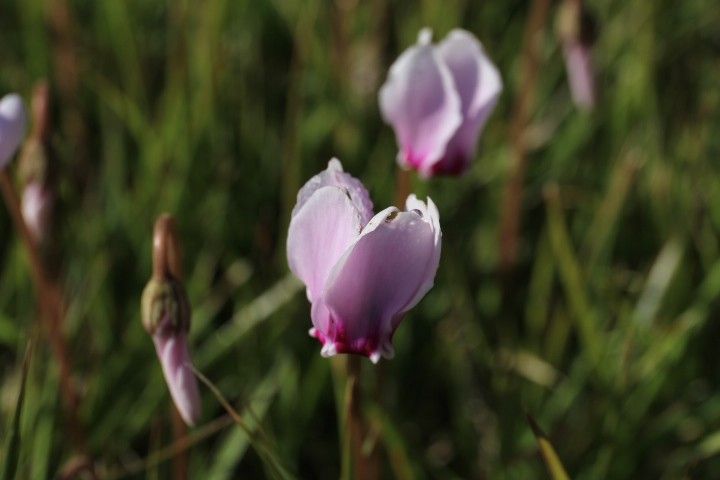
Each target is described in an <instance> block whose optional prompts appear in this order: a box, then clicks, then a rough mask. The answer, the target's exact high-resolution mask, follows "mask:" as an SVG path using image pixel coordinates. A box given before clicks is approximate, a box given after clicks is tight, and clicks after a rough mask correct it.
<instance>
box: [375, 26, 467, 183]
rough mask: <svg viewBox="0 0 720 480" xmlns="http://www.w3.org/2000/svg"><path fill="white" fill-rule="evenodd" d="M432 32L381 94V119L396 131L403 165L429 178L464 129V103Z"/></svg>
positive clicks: (398, 64)
mask: <svg viewBox="0 0 720 480" xmlns="http://www.w3.org/2000/svg"><path fill="white" fill-rule="evenodd" d="M429 37H430V36H429V34H428V31H422V32H421V34H420V38H419V39H418V40H419V41H418V43H417V44H416V45H414V46H412V47H410V48H408V49H407V50H406V51H405V52H404V53H403V54H402V55H400V57H399V58H398V59H397V60H396V61H395V63H393V65H392V66H391V67H390V72H389V74H388V78H387V81H386V82H385V84H384V85H383V86H382V88H381V89H380V93H379V103H380V110H381V113H382V116H383V119H384V120H385V122H386V123H388V124H390V125H392V127H393V129H394V130H395V136H396V137H397V141H398V145H399V147H400V153H399V154H398V161H399V163H400V164H401V165H403V166H406V167H410V168H414V169H417V170H419V171H420V172H426V173H427V172H429V171H430V168H431V166H432V164H434V163H435V162H437V161H439V160H440V158H441V157H442V155H443V153H444V152H445V148H446V145H447V143H448V141H449V140H450V138H451V137H452V135H453V134H454V133H455V131H456V130H457V128H458V127H459V126H460V123H461V120H462V115H461V110H460V98H459V96H458V93H457V92H456V90H455V86H454V84H453V81H452V76H451V75H450V71H449V70H448V68H447V67H446V66H445V64H444V63H443V62H441V61H439V59H438V56H437V54H436V52H435V50H434V48H433V46H432V45H431V44H430V38H429Z"/></svg>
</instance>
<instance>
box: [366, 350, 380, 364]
mask: <svg viewBox="0 0 720 480" xmlns="http://www.w3.org/2000/svg"><path fill="white" fill-rule="evenodd" d="M380 357H381V355H380V352H377V351H375V352H372V353H371V354H370V356H369V358H370V361H371V362H372V363H374V364H376V365H377V363H378V362H379V361H380Z"/></svg>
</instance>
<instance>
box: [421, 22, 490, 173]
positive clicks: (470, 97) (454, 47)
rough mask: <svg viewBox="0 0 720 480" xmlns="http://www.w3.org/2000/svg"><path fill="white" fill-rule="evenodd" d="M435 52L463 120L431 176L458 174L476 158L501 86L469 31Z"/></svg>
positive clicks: (454, 35)
mask: <svg viewBox="0 0 720 480" xmlns="http://www.w3.org/2000/svg"><path fill="white" fill-rule="evenodd" d="M436 50H437V54H438V57H439V58H441V59H442V61H443V62H444V63H445V65H447V67H448V69H449V70H450V73H451V74H452V78H453V82H454V85H455V88H456V89H457V91H458V94H459V95H460V100H461V110H462V116H463V120H462V124H461V126H460V128H458V129H457V131H456V132H455V134H454V135H453V137H452V138H451V139H450V141H449V142H448V146H447V148H446V151H445V154H444V156H443V159H442V160H441V161H440V162H438V163H437V164H436V165H435V166H434V169H433V173H450V174H457V173H461V172H462V171H464V170H465V169H466V168H467V167H468V166H469V164H470V161H471V160H472V157H473V156H474V155H475V149H476V146H477V140H478V137H479V135H480V133H481V132H482V129H483V127H484V126H485V123H486V122H487V120H488V118H489V117H490V115H491V114H492V112H493V110H494V109H495V105H496V104H497V101H498V98H499V96H500V93H501V92H502V89H503V84H502V79H501V77H500V72H499V71H498V69H497V67H496V66H495V65H494V64H493V63H492V61H491V60H490V58H489V57H488V56H487V54H486V53H485V50H484V49H483V47H482V44H481V43H480V42H479V41H478V40H477V38H475V36H474V35H472V34H471V33H470V32H467V31H465V30H460V29H456V30H453V31H451V32H450V33H449V34H448V35H447V37H445V39H444V40H443V41H442V42H441V43H440V44H438V46H437V47H436Z"/></svg>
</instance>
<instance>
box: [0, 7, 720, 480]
mask: <svg viewBox="0 0 720 480" xmlns="http://www.w3.org/2000/svg"><path fill="white" fill-rule="evenodd" d="M530 3H531V2H524V1H518V0H502V1H500V0H493V1H477V2H471V1H462V0H424V1H421V2H409V1H394V2H384V1H381V0H368V1H364V2H360V1H357V0H337V1H336V2H329V1H320V0H307V1H300V0H260V1H250V0H238V1H234V0H204V1H197V2H192V1H189V0H178V1H166V2H161V1H145V0H128V1H119V0H94V1H88V0H54V1H46V0H22V1H12V0H0V92H8V91H18V92H20V93H22V94H23V96H24V97H25V98H29V96H30V93H31V90H32V86H33V85H34V83H35V82H36V81H38V80H40V79H42V78H47V79H48V80H49V81H50V82H51V86H52V91H53V99H54V105H53V120H54V124H53V134H52V145H53V148H54V151H55V156H54V158H53V163H54V168H56V170H57V182H58V183H57V191H58V196H59V207H58V211H57V214H56V222H55V223H56V229H55V232H54V234H53V237H52V244H53V248H52V249H50V251H49V252H46V256H47V258H48V259H49V262H50V263H51V264H52V265H54V269H55V271H57V272H59V275H60V278H61V279H62V283H63V285H64V288H65V294H66V299H67V302H68V312H67V316H66V321H65V325H64V329H65V333H66V335H67V337H68V341H69V343H70V347H71V355H72V358H73V361H74V363H75V372H74V374H75V380H76V381H77V383H78V387H79V390H80V392H81V394H82V402H81V407H80V416H81V420H82V422H83V423H84V424H85V426H86V430H87V437H88V451H89V453H90V455H91V456H92V457H93V458H94V459H95V461H96V463H97V465H98V471H99V472H101V473H103V474H107V475H109V476H110V477H111V478H112V476H113V475H122V474H123V472H125V471H126V470H130V471H131V473H128V474H127V476H126V477H125V478H151V479H156V478H170V470H171V469H170V466H169V462H160V463H157V462H144V463H143V462H142V459H144V458H146V457H147V456H148V455H153V454H154V453H157V452H158V451H161V449H162V448H164V447H165V446H167V445H169V444H170V443H171V442H172V436H171V429H170V420H169V419H170V416H169V396H168V393H167V389H166V387H165V385H164V382H163V380H162V375H161V372H160V368H159V365H158V364H157V361H156V359H155V353H154V351H153V346H152V342H151V341H150V339H149V338H148V337H147V334H146V333H145V332H144V330H143V329H142V326H141V322H140V318H139V315H140V308H139V298H140V294H141V292H142V289H143V286H144V284H145V282H146V281H147V279H148V277H149V275H150V247H151V231H152V224H153V221H154V219H155V217H156V216H157V215H158V214H160V213H161V212H163V211H168V212H171V213H173V214H174V215H176V217H177V219H178V226H179V230H180V233H181V236H182V241H183V244H184V269H185V272H186V277H187V288H188V293H189V297H190V300H191V303H192V305H193V308H194V317H193V328H192V335H191V341H192V345H193V350H194V353H195V355H194V356H195V359H196V363H197V366H198V368H199V369H200V370H201V371H203V372H204V373H205V374H206V375H207V376H208V377H209V378H210V379H211V380H212V381H213V382H215V384H216V385H217V386H218V388H219V389H220V390H221V391H222V392H223V394H224V395H225V396H226V397H227V398H229V399H230V400H231V401H232V402H233V403H234V404H235V406H236V407H237V409H238V410H239V411H240V412H243V411H245V412H250V411H251V412H252V414H251V415H250V416H251V417H252V418H254V420H252V421H250V420H249V422H250V424H252V425H257V424H258V421H260V422H261V423H262V425H263V429H264V430H265V431H266V432H267V433H268V435H269V437H271V438H272V440H273V445H274V450H275V451H274V454H276V455H277V457H278V458H280V459H282V461H283V463H284V464H285V465H286V467H287V468H288V469H289V470H290V471H292V472H294V473H295V474H296V475H297V476H298V477H300V478H328V479H330V478H337V476H338V472H339V471H340V453H341V452H340V446H339V439H338V420H337V418H338V417H337V413H336V408H335V398H334V387H333V374H332V368H331V362H330V361H328V360H326V359H323V358H321V357H320V355H319V345H318V344H317V342H315V341H314V340H312V339H311V338H309V337H308V335H307V329H308V328H309V326H310V320H309V306H308V304H307V300H306V298H305V295H304V293H302V291H301V290H302V289H301V287H300V286H299V284H298V282H296V281H295V280H293V279H292V277H290V276H289V275H288V269H287V264H286V259H285V248H284V243H285V236H286V233H287V224H288V218H289V212H290V210H291V209H292V206H293V204H294V200H295V194H296V192H297V190H298V188H299V187H300V186H301V185H302V184H303V182H304V181H305V180H306V179H308V178H309V177H310V176H312V175H313V174H314V173H316V172H318V171H319V170H321V169H323V168H324V167H325V165H326V163H327V161H328V159H329V158H331V157H332V156H338V157H339V158H340V159H341V160H342V161H343V163H344V166H345V169H346V170H348V171H349V172H351V173H352V174H353V175H355V176H357V177H358V178H360V179H361V180H362V181H363V182H364V183H365V184H366V185H367V187H368V189H369V190H370V192H371V195H372V197H373V200H374V201H375V205H376V210H379V209H381V208H384V207H385V206H386V205H390V204H391V203H392V202H393V199H394V189H395V174H396V166H395V161H394V158H395V154H396V146H395V140H394V136H393V133H392V131H391V130H390V129H389V128H388V127H387V126H385V125H384V124H383V123H382V121H381V119H380V115H379V111H378V107H377V99H376V98H377V97H376V96H377V90H378V88H379V86H380V84H381V83H382V81H383V80H384V78H385V74H386V70H387V67H388V66H389V65H390V64H391V63H392V61H393V59H394V58H396V56H397V55H398V54H399V53H400V52H401V51H402V50H403V49H404V48H406V47H407V46H408V45H410V44H411V43H412V42H414V40H415V36H416V34H417V32H418V30H419V29H420V28H421V27H423V26H430V27H432V28H433V30H434V32H435V37H436V38H442V37H443V36H444V35H445V33H447V32H448V31H449V30H450V29H452V28H454V27H456V26H460V27H463V28H466V29H468V30H470V31H472V32H473V33H475V34H476V35H477V36H478V37H479V38H480V40H481V41H482V42H483V43H484V45H485V47H486V49H487V51H488V52H489V54H490V56H491V57H492V58H493V59H494V61H495V62H496V63H497V65H498V67H499V69H500V71H501V72H502V75H503V78H504V82H505V91H504V92H503V95H502V97H501V100H500V103H499V105H498V108H497V110H496V112H495V114H494V115H493V117H492V118H491V120H490V122H489V124H488V127H487V130H486V132H485V134H484V136H483V138H482V140H481V149H480V152H479V154H478V158H477V159H476V161H475V163H474V164H473V167H472V169H471V170H470V172H469V173H468V174H467V175H465V176H464V177H462V178H459V179H457V178H441V179H433V180H431V181H429V182H424V181H422V180H419V179H417V178H414V180H413V191H415V192H417V193H418V194H419V195H422V196H425V195H430V196H431V197H432V198H433V200H434V201H435V202H436V203H437V205H438V207H439V210H440V215H441V223H442V228H443V255H442V259H441V264H440V269H439V273H438V276H437V278H436V283H435V287H434V288H433V290H431V292H430V293H429V294H428V295H427V297H426V298H425V299H424V300H423V301H422V302H421V303H420V305H419V306H418V307H417V308H415V309H414V310H413V311H412V312H410V314H409V315H408V317H407V318H406V320H405V322H404V323H403V324H402V326H401V327H400V329H399V331H398V333H397V335H396V338H395V346H396V357H395V359H394V360H392V361H388V362H383V363H382V364H381V366H380V367H379V368H370V364H369V363H368V362H365V361H364V362H363V363H364V367H365V368H364V377H363V384H364V386H365V391H366V392H367V412H368V415H369V417H370V424H371V425H372V428H373V431H374V432H376V441H377V442H378V445H379V447H378V448H379V450H380V452H381V457H382V464H383V473H384V476H385V477H388V478H389V477H399V478H491V479H505V478H506V479H529V478H546V475H547V473H546V471H545V467H544V465H543V463H542V460H541V457H540V456H539V454H538V446H537V442H536V440H535V438H534V436H533V433H532V430H531V429H530V427H529V426H528V424H527V421H526V413H529V414H531V415H532V416H533V417H534V418H536V419H537V421H538V423H539V424H540V425H541V426H542V428H543V430H544V431H545V432H546V433H547V436H548V438H549V439H550V440H551V442H552V444H553V446H554V447H555V449H556V451H557V453H558V455H559V457H560V458H561V459H562V461H563V463H564V465H565V467H566V469H567V470H568V472H569V474H570V475H571V477H572V478H576V479H587V480H589V479H605V478H635V479H641V478H647V479H674V478H718V477H720V459H718V453H720V389H719V387H720V370H719V369H718V368H717V365H718V356H717V351H718V347H717V345H718V336H719V335H720V328H719V324H718V322H717V318H718V313H720V312H719V309H718V302H717V299H718V298H719V297H720V237H719V236H718V233H719V232H720V189H719V188H718V183H719V182H720V165H719V164H718V159H719V158H720V140H718V139H720V136H719V135H718V134H717V133H718V132H720V113H719V112H720V62H718V58H720V4H718V3H717V2H715V1H710V0H685V1H682V2H674V1H670V0H657V1H651V0H631V1H627V0H591V1H588V2H587V3H588V6H589V7H590V8H591V9H592V11H593V12H594V13H595V15H596V17H597V20H598V23H599V27H600V30H599V37H598V42H597V46H596V60H597V66H598V79H599V85H600V87H601V88H600V90H601V91H600V95H601V97H600V101H599V103H598V106H597V109H596V110H595V111H594V112H592V113H583V112H579V111H577V110H576V109H575V108H574V107H573V105H572V102H571V101H570V98H569V92H568V87H567V82H566V78H565V71H564V65H563V61H562V55H561V51H560V48H559V43H558V39H557V37H556V35H555V29H554V25H553V24H554V16H555V14H556V12H557V5H556V4H553V5H552V6H551V10H550V18H549V21H548V23H547V24H546V25H545V27H544V30H543V32H544V33H543V34H542V35H540V36H539V37H538V38H537V41H538V42H541V49H540V51H541V68H540V71H539V76H538V82H537V96H536V102H535V106H534V108H533V112H532V118H531V122H530V126H529V128H528V130H527V132H526V135H527V136H528V137H527V138H528V141H529V144H530V150H529V153H528V155H529V164H528V171H527V175H526V182H525V196H524V200H523V210H522V219H523V223H522V231H521V234H522V235H521V244H520V252H519V263H518V266H517V269H516V271H515V274H514V275H513V276H512V277H511V278H510V279H509V280H508V279H507V278H505V277H503V276H502V275H500V274H499V251H500V242H499V231H498V230H499V219H500V211H501V203H502V200H503V189H504V188H505V184H506V182H507V180H508V178H509V175H510V171H511V168H510V167H511V162H510V159H511V151H512V141H513V138H512V136H511V133H510V130H511V129H510V125H511V122H512V117H513V111H514V105H515V104H516V102H517V100H518V98H519V97H520V95H521V94H522V92H521V91H520V86H521V85H522V78H521V75H520V72H521V70H520V62H521V51H522V43H523V30H524V26H525V23H526V21H527V16H528V11H529V8H530ZM11 169H12V170H13V172H14V171H15V169H16V167H15V166H13V167H11ZM0 232H2V234H1V235H0V433H1V434H2V436H3V438H5V437H6V436H7V435H8V434H9V429H10V425H11V421H12V418H14V411H15V405H16V402H17V397H18V390H19V386H20V378H21V363H22V355H23V351H24V346H25V342H26V340H27V338H29V337H30V336H31V334H32V332H33V331H36V330H37V329H38V327H37V325H38V322H37V320H38V314H37V308H36V302H35V299H34V294H33V288H32V284H31V281H30V276H29V269H28V264H27V261H26V256H25V255H24V252H23V249H22V244H21V243H20V241H19V237H18V235H17V234H16V233H15V232H14V230H13V228H12V223H11V221H10V217H9V215H8V214H7V210H6V209H4V208H2V209H0ZM41 338H43V337H41ZM202 392H203V400H204V415H203V424H206V423H209V422H213V421H214V419H218V418H220V419H221V421H222V418H223V415H224V412H223V410H222V409H221V407H220V406H219V404H218V403H217V401H216V400H215V399H214V398H213V397H212V395H211V394H210V393H209V392H208V391H207V390H206V389H204V388H203V390H202ZM23 408H24V410H23V415H22V421H21V435H20V439H21V445H20V455H21V456H20V464H19V467H18V468H19V472H20V473H19V475H20V477H21V478H38V479H44V478H51V477H53V476H54V475H55V474H56V472H57V471H58V470H59V469H60V468H62V467H63V465H65V464H66V463H67V461H68V460H70V459H71V458H72V457H73V455H74V453H75V451H74V449H73V447H72V444H71V443H70V442H68V437H67V432H66V424H65V420H64V417H63V415H62V408H61V405H60V400H59V393H58V371H57V365H56V364H55V363H54V361H53V357H52V356H51V354H50V351H49V348H48V346H47V344H46V343H43V341H40V342H38V343H37V344H36V345H35V354H34V358H33V361H32V364H31V367H30V371H29V375H28V378H27V386H26V391H25V401H24V407H23ZM203 428H205V427H202V426H201V427H200V428H199V429H198V430H196V431H195V433H198V432H200V433H203V432H204V431H205V430H203ZM215 430H216V431H213V432H210V433H211V434H208V435H202V438H199V439H198V441H197V443H196V444H195V445H194V446H193V448H192V449H191V453H190V457H189V461H190V472H191V476H190V478H204V479H213V480H219V479H229V478H263V477H264V476H265V475H266V471H265V470H264V469H263V466H262V462H261V459H260V457H259V456H258V455H257V454H256V453H255V452H254V451H253V450H252V449H249V448H248V438H247V437H246V436H245V434H244V433H243V432H242V431H241V430H239V429H237V428H236V427H234V426H233V425H231V424H230V423H228V422H225V423H224V424H221V425H220V426H219V427H217V428H215ZM4 443H5V442H0V445H4ZM5 454H6V452H5V451H2V452H0V458H3V456H4V455H5ZM136 470H140V471H136ZM133 471H135V473H132V472H133Z"/></svg>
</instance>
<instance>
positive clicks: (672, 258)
mask: <svg viewBox="0 0 720 480" xmlns="http://www.w3.org/2000/svg"><path fill="white" fill-rule="evenodd" d="M683 250H684V248H683V244H682V242H681V241H680V240H678V239H677V238H673V239H670V240H668V241H667V243H666V244H665V246H664V247H663V249H662V250H661V251H660V254H659V255H658V258H657V260H656V261H655V263H654V264H653V266H652V268H651V269H650V273H649V274H648V279H647V283H646V284H645V288H644V289H643V292H642V294H641V295H640V300H638V303H637V307H636V308H635V311H634V312H633V316H632V320H633V324H634V325H636V326H639V327H649V326H651V325H652V322H653V319H654V318H655V316H656V315H657V312H658V310H659V309H660V306H661V305H662V300H663V298H664V297H665V293H666V292H667V290H668V288H669V287H670V284H671V282H672V279H673V278H674V277H675V272H676V271H677V268H678V267H679V266H680V261H681V260H682V258H683Z"/></svg>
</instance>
